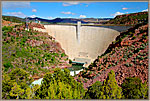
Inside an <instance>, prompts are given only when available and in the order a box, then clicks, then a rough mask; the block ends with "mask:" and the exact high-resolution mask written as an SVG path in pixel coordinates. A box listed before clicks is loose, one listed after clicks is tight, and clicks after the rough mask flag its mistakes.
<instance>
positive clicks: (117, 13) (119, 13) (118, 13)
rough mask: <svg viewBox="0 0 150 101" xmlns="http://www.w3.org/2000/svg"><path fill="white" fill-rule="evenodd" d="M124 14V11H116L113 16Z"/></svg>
mask: <svg viewBox="0 0 150 101" xmlns="http://www.w3.org/2000/svg"><path fill="white" fill-rule="evenodd" d="M122 14H124V13H121V12H116V13H115V14H112V16H114V17H115V16H117V15H122Z"/></svg>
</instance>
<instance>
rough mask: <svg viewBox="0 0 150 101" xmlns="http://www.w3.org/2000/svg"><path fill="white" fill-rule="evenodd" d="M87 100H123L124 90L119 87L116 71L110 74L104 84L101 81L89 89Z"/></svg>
mask: <svg viewBox="0 0 150 101" xmlns="http://www.w3.org/2000/svg"><path fill="white" fill-rule="evenodd" d="M85 98H86V99H89V98H91V99H121V98H122V89H121V88H120V87H119V86H118V84H117V81H116V79H115V73H114V71H110V72H109V73H108V77H107V79H106V80H104V82H103V84H102V83H101V82H99V81H97V82H95V83H94V84H93V85H92V86H91V87H89V89H88V91H87V92H86V96H85Z"/></svg>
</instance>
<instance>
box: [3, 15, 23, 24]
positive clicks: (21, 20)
mask: <svg viewBox="0 0 150 101" xmlns="http://www.w3.org/2000/svg"><path fill="white" fill-rule="evenodd" d="M2 18H3V20H6V21H11V22H16V23H23V22H25V19H22V18H19V17H15V16H2Z"/></svg>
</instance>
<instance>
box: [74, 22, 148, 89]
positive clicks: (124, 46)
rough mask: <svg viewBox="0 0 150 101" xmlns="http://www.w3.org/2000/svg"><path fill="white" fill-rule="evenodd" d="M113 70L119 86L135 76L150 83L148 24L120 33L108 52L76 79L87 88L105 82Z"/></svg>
mask: <svg viewBox="0 0 150 101" xmlns="http://www.w3.org/2000/svg"><path fill="white" fill-rule="evenodd" d="M111 70H113V71H115V78H116V80H117V83H118V84H119V85H121V84H122V82H123V81H124V80H125V78H127V77H134V76H135V77H139V78H141V80H142V82H144V81H147V82H148V24H138V25H136V26H134V27H132V28H130V29H129V30H128V31H126V32H123V33H120V35H119V36H118V37H117V38H116V41H114V42H112V44H111V45H110V46H109V47H108V49H107V51H106V52H105V53H104V54H103V55H102V56H99V57H98V58H97V60H95V62H94V63H93V64H91V65H90V66H89V67H88V68H87V69H85V70H84V71H83V72H80V74H79V75H78V77H76V79H77V80H78V81H82V82H83V83H84V87H85V88H87V87H89V86H90V85H91V84H93V83H94V82H96V81H101V82H103V81H104V80H105V79H106V78H107V74H108V73H109V72H110V71H111Z"/></svg>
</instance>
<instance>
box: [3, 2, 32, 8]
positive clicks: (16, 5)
mask: <svg viewBox="0 0 150 101" xmlns="http://www.w3.org/2000/svg"><path fill="white" fill-rule="evenodd" d="M2 7H3V8H5V9H15V8H29V7H30V2H5V1H3V2H2Z"/></svg>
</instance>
